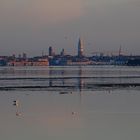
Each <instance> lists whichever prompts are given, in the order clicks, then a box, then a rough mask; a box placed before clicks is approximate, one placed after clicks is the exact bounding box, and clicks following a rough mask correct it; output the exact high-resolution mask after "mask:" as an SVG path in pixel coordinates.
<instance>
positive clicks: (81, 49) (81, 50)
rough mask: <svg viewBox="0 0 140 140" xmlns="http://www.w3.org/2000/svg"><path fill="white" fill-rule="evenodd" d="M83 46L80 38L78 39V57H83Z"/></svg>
mask: <svg viewBox="0 0 140 140" xmlns="http://www.w3.org/2000/svg"><path fill="white" fill-rule="evenodd" d="M83 47H84V45H83V41H82V40H81V38H79V41H78V57H83V56H84V54H83V53H84V48H83Z"/></svg>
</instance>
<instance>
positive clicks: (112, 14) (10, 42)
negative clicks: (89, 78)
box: [0, 0, 140, 56]
mask: <svg viewBox="0 0 140 140" xmlns="http://www.w3.org/2000/svg"><path fill="white" fill-rule="evenodd" d="M139 13H140V1H139V0H133V1H132V0H117V1H116V0H86V1H85V0H59V1H58V0H45V1H44V0H28V1H26V0H24V1H23V0H19V1H17V0H12V1H11V0H1V1H0V50H1V51H0V55H11V54H16V55H17V54H19V53H22V52H26V53H27V54H28V55H31V56H34V55H40V54H41V53H42V51H43V52H44V53H48V48H49V46H52V47H53V48H54V50H55V51H56V52H58V53H59V52H60V51H61V49H62V48H64V49H65V51H66V53H68V54H72V55H74V54H76V53H77V42H78V39H79V37H81V38H82V39H83V41H84V53H85V54H89V55H90V54H91V53H92V52H110V53H111V52H118V51H119V47H120V45H122V51H123V52H124V53H127V54H140V14H139Z"/></svg>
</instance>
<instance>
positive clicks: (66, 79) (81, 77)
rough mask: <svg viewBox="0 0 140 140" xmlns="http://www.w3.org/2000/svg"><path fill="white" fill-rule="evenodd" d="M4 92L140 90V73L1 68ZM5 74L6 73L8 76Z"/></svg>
mask: <svg viewBox="0 0 140 140" xmlns="http://www.w3.org/2000/svg"><path fill="white" fill-rule="evenodd" d="M0 71H1V72H2V73H0V90H17V89H18V90H20V89H23V90H24V89H25V90H29V89H34V90H40V89H42V90H60V91H61V90H64V91H65V90H70V91H74V90H78V91H79V92H81V91H82V90H94V89H97V88H98V89H101V88H113V87H115V88H118V87H119V88H120V87H133V88H134V87H139V86H140V69H139V68H133V69H132V68H131V69H128V68H127V67H126V68H125V67H123V68H122V67H120V68H118V67H115V68H114V67H113V68H112V67H83V66H79V67H27V68H26V67H15V68H3V69H2V68H0ZM4 71H5V72H4Z"/></svg>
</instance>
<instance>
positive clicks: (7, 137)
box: [0, 66, 140, 140]
mask: <svg viewBox="0 0 140 140" xmlns="http://www.w3.org/2000/svg"><path fill="white" fill-rule="evenodd" d="M139 90H140V67H114V66H98V67H96V66H88V67H87V66H86V67H1V68H0V139H2V140H25V139H27V140H28V139H29V140H38V139H41V140H46V139H47V140H72V139H73V140H85V139H87V140H132V139H133V140H139V139H140V133H139V130H140V91H139ZM14 100H16V103H15V102H13V101H14Z"/></svg>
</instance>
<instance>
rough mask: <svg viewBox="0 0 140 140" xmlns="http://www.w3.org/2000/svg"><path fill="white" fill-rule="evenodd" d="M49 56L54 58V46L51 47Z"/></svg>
mask: <svg viewBox="0 0 140 140" xmlns="http://www.w3.org/2000/svg"><path fill="white" fill-rule="evenodd" d="M49 56H54V51H53V48H52V46H50V47H49Z"/></svg>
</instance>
